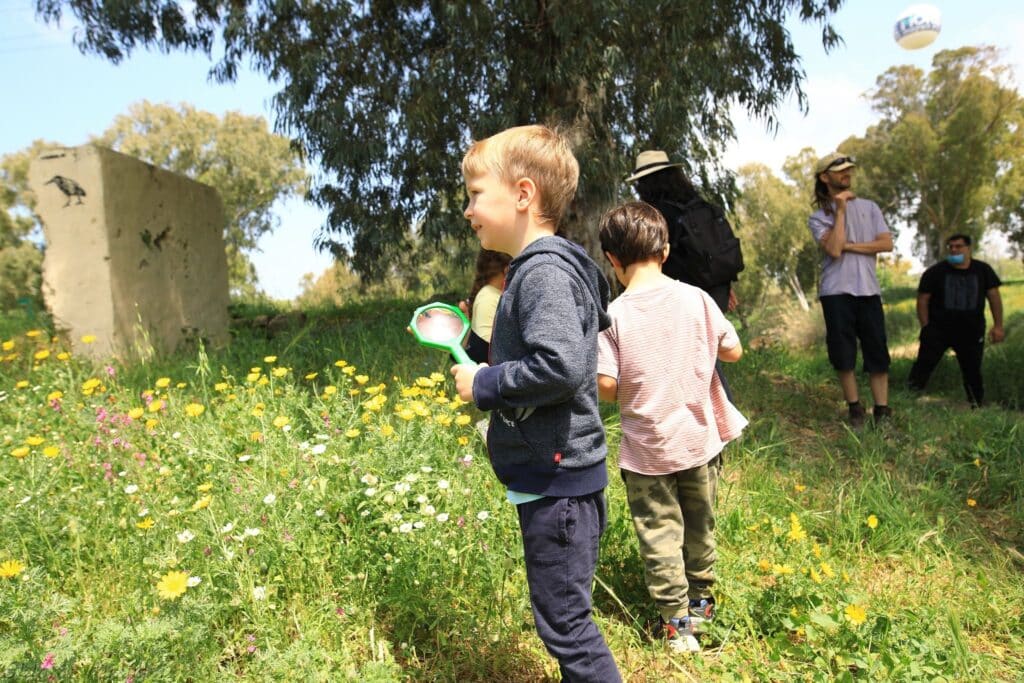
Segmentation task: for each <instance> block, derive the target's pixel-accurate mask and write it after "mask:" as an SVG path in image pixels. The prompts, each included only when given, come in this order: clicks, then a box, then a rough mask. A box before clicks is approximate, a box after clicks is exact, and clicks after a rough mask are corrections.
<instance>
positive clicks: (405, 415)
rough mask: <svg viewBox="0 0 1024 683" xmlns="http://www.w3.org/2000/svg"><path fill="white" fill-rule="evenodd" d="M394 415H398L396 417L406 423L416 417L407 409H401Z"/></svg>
mask: <svg viewBox="0 0 1024 683" xmlns="http://www.w3.org/2000/svg"><path fill="white" fill-rule="evenodd" d="M396 414H397V415H398V417H400V418H402V419H403V420H405V421H406V422H408V421H409V420H412V419H413V418H415V417H416V413H414V412H412V411H411V410H409V409H408V408H402V409H401V410H399V411H397V412H396Z"/></svg>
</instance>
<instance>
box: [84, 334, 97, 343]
mask: <svg viewBox="0 0 1024 683" xmlns="http://www.w3.org/2000/svg"><path fill="white" fill-rule="evenodd" d="M82 343H83V344H95V343H96V335H95V334H83V335H82Z"/></svg>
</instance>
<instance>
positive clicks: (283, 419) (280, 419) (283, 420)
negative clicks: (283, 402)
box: [274, 415, 291, 429]
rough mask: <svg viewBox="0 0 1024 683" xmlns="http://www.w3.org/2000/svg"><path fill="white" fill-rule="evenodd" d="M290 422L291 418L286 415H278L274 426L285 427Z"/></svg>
mask: <svg viewBox="0 0 1024 683" xmlns="http://www.w3.org/2000/svg"><path fill="white" fill-rule="evenodd" d="M289 422H291V419H290V418H289V417H287V416H286V415H278V416H277V417H275V418H274V426H275V427H277V428H278V429H283V428H284V427H286V426H287V425H288V423H289Z"/></svg>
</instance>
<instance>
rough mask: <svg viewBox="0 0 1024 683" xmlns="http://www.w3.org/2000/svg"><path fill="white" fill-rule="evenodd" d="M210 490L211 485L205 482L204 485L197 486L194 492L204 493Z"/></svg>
mask: <svg viewBox="0 0 1024 683" xmlns="http://www.w3.org/2000/svg"><path fill="white" fill-rule="evenodd" d="M212 488H213V484H211V483H210V482H206V483H205V484H200V485H199V486H197V487H196V491H199V492H200V493H206V492H207V491H209V490H210V489H212Z"/></svg>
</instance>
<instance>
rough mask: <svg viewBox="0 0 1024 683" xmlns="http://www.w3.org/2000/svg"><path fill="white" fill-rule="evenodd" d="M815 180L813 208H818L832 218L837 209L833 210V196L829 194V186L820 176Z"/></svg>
mask: <svg viewBox="0 0 1024 683" xmlns="http://www.w3.org/2000/svg"><path fill="white" fill-rule="evenodd" d="M820 175H821V174H818V176H815V178H814V201H813V202H811V206H816V207H818V208H819V209H821V210H822V211H824V212H825V215H826V216H831V215H832V214H833V213H834V211H835V209H833V208H832V195H830V194H829V192H828V185H827V184H826V183H825V181H824V180H822V179H821V178H820V177H819V176H820Z"/></svg>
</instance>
